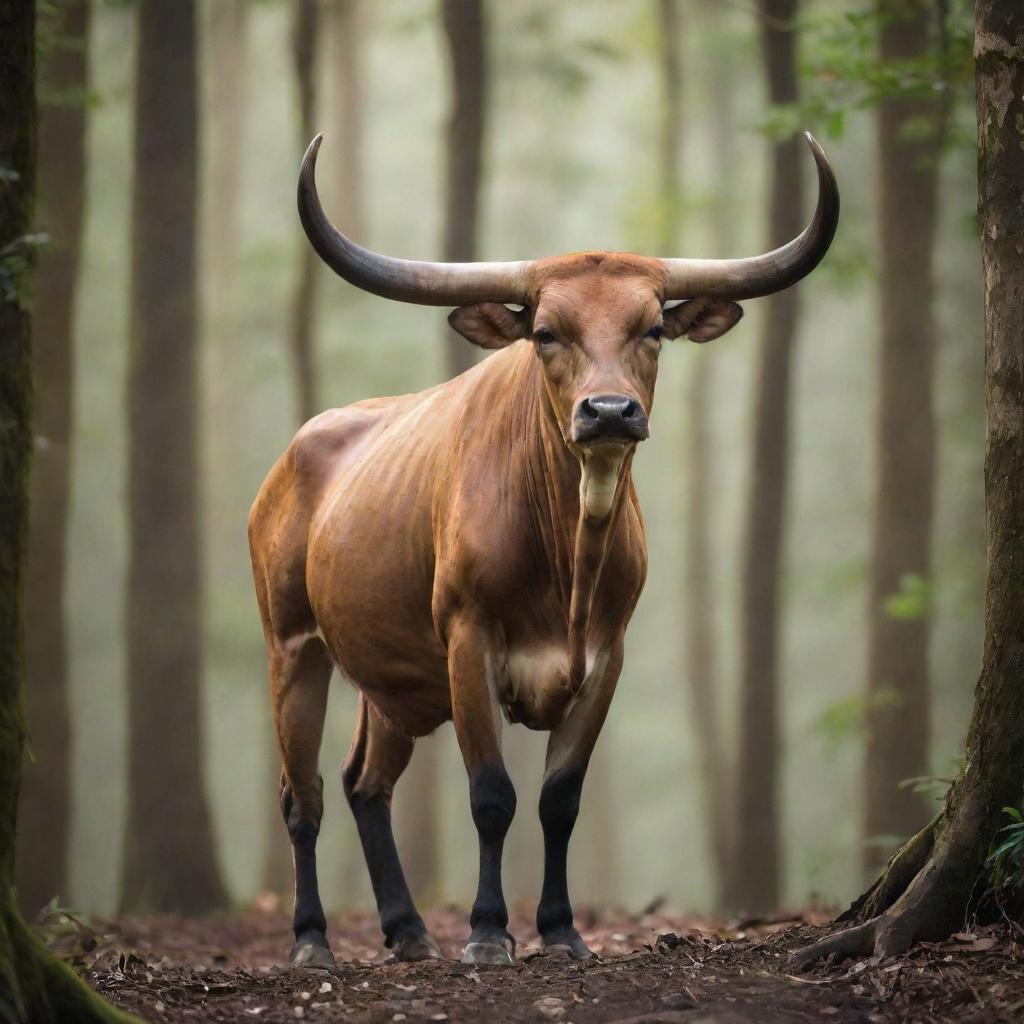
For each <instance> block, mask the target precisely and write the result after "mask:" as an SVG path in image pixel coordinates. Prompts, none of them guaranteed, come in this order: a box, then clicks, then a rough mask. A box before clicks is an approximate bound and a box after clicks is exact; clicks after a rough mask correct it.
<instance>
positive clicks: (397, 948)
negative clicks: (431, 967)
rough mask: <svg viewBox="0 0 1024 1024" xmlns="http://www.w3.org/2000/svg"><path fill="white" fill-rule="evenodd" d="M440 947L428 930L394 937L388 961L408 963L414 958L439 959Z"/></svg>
mask: <svg viewBox="0 0 1024 1024" xmlns="http://www.w3.org/2000/svg"><path fill="white" fill-rule="evenodd" d="M440 959H441V947H440V946H439V945H438V944H437V940H436V939H435V938H434V936H433V935H431V934H430V932H422V933H420V934H419V935H411V936H409V937H408V938H406V939H396V940H395V945H394V949H393V950H392V953H391V956H390V957H388V960H389V961H394V962H401V963H408V962H411V961H414V960H440Z"/></svg>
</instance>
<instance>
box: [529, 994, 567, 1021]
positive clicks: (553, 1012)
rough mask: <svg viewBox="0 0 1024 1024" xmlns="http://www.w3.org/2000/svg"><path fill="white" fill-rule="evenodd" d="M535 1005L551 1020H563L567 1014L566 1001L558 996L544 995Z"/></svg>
mask: <svg viewBox="0 0 1024 1024" xmlns="http://www.w3.org/2000/svg"><path fill="white" fill-rule="evenodd" d="M533 1005H534V1007H535V1008H536V1009H537V1010H539V1011H540V1012H541V1013H542V1014H544V1016H545V1017H547V1018H548V1019H549V1020H561V1018H562V1017H564V1016H565V1003H563V1002H562V1000H561V999H558V998H557V997H556V996H544V997H543V998H541V999H538V1000H537V1001H536V1002H535V1003H534V1004H533Z"/></svg>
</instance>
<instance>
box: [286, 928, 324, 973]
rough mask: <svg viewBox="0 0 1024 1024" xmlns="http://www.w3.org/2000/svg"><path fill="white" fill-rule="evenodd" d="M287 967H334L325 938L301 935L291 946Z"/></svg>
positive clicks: (318, 968) (321, 968) (322, 968)
mask: <svg viewBox="0 0 1024 1024" xmlns="http://www.w3.org/2000/svg"><path fill="white" fill-rule="evenodd" d="M288 966H289V967H308V968H315V969H317V970H325V969H327V968H330V967H334V966H335V963H334V955H333V954H332V953H331V951H330V949H329V948H328V946H327V940H326V939H322V938H320V937H319V936H318V937H316V938H306V937H303V938H301V939H299V940H298V941H297V942H296V943H295V945H294V946H292V951H291V955H290V956H289V957H288Z"/></svg>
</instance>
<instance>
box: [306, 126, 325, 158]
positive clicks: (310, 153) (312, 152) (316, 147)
mask: <svg viewBox="0 0 1024 1024" xmlns="http://www.w3.org/2000/svg"><path fill="white" fill-rule="evenodd" d="M323 141H324V133H323V132H317V133H316V135H314V136H313V141H312V142H310V144H309V145H308V146H307V147H306V156H305V158H304V161H303V162H305V160H316V155H317V153H319V152H320V143H321V142H323Z"/></svg>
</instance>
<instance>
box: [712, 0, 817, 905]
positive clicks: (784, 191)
mask: <svg viewBox="0 0 1024 1024" xmlns="http://www.w3.org/2000/svg"><path fill="white" fill-rule="evenodd" d="M760 10H761V15H762V28H761V42H762V48H763V53H764V60H765V67H766V70H767V78H768V95H769V99H770V101H771V102H772V103H773V104H790V103H795V102H796V100H797V70H796V30H795V24H794V19H795V17H796V12H797V0H761V5H760ZM802 155H803V154H802V153H801V152H800V145H799V142H798V140H797V139H796V138H795V137H794V138H790V139H787V140H785V141H782V142H777V143H776V144H775V145H774V150H773V167H772V191H771V195H772V197H771V221H770V231H769V238H770V242H771V245H777V244H778V243H779V242H780V241H781V240H783V239H786V238H792V237H793V236H794V235H796V234H799V232H800V230H801V228H802V206H803V202H802V200H803V188H802V184H801V180H802V177H803V174H802V169H803V162H802ZM798 301H799V291H798V290H797V289H793V288H791V289H787V290H786V291H783V292H779V293H778V294H777V295H773V296H771V297H770V298H768V299H767V300H765V303H764V307H765V309H764V318H765V327H764V338H763V339H762V344H761V350H760V354H759V365H758V372H757V398H756V407H755V411H754V421H753V436H752V447H753V462H752V466H751V482H750V492H749V495H748V499H747V511H746V530H745V538H744V553H743V578H742V588H743V595H742V606H741V635H742V651H741V677H740V700H741V708H740V742H739V748H740V760H739V772H738V775H739V778H738V791H739V792H738V801H737V806H736V826H737V837H736V848H735V857H734V869H733V874H732V879H731V882H730V888H731V890H732V891H731V894H730V895H731V896H732V902H733V904H734V906H735V907H736V908H738V909H743V910H746V911H751V912H756V911H762V910H768V909H771V908H773V907H775V906H776V904H777V902H778V898H779V875H780V856H781V851H780V843H779V793H778V789H779V729H778V675H779V650H778V648H779V618H780V613H779V594H780V590H781V578H782V562H783V551H782V541H783V533H782V531H783V524H784V523H785V511H786V489H787V488H786V485H787V478H788V469H789V466H788V461H789V427H790V424H789V418H790V413H789V405H790V402H789V392H790V381H791V376H792V373H791V366H792V356H793V345H794V341H795V338H796V324H797V307H798Z"/></svg>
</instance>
